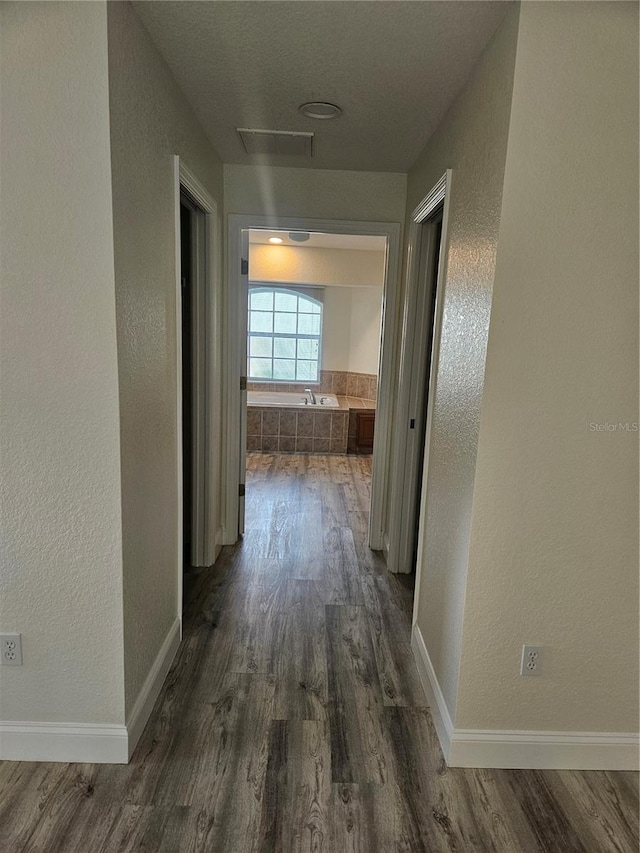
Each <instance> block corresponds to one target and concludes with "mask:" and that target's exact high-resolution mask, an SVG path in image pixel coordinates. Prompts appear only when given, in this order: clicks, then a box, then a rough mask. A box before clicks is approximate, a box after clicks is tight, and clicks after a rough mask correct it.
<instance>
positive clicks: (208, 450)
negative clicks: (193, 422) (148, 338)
mask: <svg viewBox="0 0 640 853" xmlns="http://www.w3.org/2000/svg"><path fill="white" fill-rule="evenodd" d="M173 178H174V181H173V182H174V218H175V277H176V291H175V296H176V306H175V312H176V313H175V322H176V326H175V341H176V353H175V355H176V367H175V369H176V487H177V509H178V513H177V524H178V535H177V555H176V566H177V578H176V580H177V587H178V593H177V601H178V614H177V615H178V619H179V620H180V625H181V626H182V583H183V580H182V574H183V568H184V567H183V533H182V530H183V518H182V516H183V512H184V507H183V500H182V482H183V480H182V471H183V467H182V466H183V464H184V460H183V455H182V294H181V288H182V282H181V263H180V188H181V187H183V188H184V189H186V190H187V192H188V193H189V194H190V195H191V196H192V198H193V199H194V200H195V201H196V202H197V203H198V206H199V207H200V208H201V209H202V211H203V213H204V214H205V228H204V231H205V270H204V275H203V276H201V277H200V278H201V282H200V286H201V287H204V293H203V294H201V297H202V299H201V300H198V299H197V300H196V302H197V303H198V304H201V305H203V306H204V311H205V317H204V323H203V324H202V328H203V330H204V335H203V340H198V343H197V361H198V363H199V364H198V367H197V368H196V369H197V371H198V373H199V374H200V375H201V376H203V378H204V394H203V398H204V407H203V411H202V412H200V413H199V415H200V420H201V424H200V426H201V429H200V435H201V437H202V441H203V444H204V447H203V450H202V455H203V458H204V460H205V465H204V472H198V471H196V472H194V474H196V476H203V475H204V477H205V480H204V484H203V494H204V500H203V502H202V507H201V516H202V517H201V518H200V520H199V521H200V525H199V527H200V528H201V529H202V545H201V552H202V560H203V565H207V566H208V565H211V564H212V563H213V562H214V560H215V556H216V547H217V545H218V544H219V541H217V540H218V536H216V530H215V519H214V517H213V516H214V514H215V513H216V512H217V506H216V505H217V503H218V501H217V499H216V494H217V488H218V483H217V482H216V472H215V467H214V465H213V464H212V461H213V459H212V450H213V448H214V447H215V446H216V443H218V442H219V437H218V436H216V435H215V434H214V433H215V423H216V421H215V413H214V411H213V403H214V395H213V393H212V382H213V378H214V377H215V376H216V374H217V372H218V371H219V365H218V363H217V358H216V347H215V345H214V340H213V336H214V335H215V333H216V330H217V329H218V327H219V319H218V309H217V298H216V296H217V293H218V288H219V284H218V257H217V255H218V252H217V250H218V246H219V241H218V206H217V204H216V201H215V199H214V198H213V197H212V196H211V195H210V194H209V192H208V191H207V190H206V189H205V187H204V186H203V184H202V183H201V182H200V181H199V180H198V178H197V176H196V175H195V174H194V172H192V171H191V169H190V168H189V167H188V166H187V165H186V163H185V162H184V161H183V160H182V158H181V157H180V156H179V155H177V154H175V155H174V157H173ZM181 632H182V627H181Z"/></svg>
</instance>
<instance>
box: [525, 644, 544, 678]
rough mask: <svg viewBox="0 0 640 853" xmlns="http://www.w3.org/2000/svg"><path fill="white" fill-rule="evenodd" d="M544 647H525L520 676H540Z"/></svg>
mask: <svg viewBox="0 0 640 853" xmlns="http://www.w3.org/2000/svg"><path fill="white" fill-rule="evenodd" d="M542 651H543V650H542V646H523V647H522V659H521V661H520V675H540V674H541V670H542V660H543V654H542Z"/></svg>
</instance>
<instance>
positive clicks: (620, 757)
mask: <svg viewBox="0 0 640 853" xmlns="http://www.w3.org/2000/svg"><path fill="white" fill-rule="evenodd" d="M411 648H412V649H413V653H414V657H415V660H416V665H417V668H418V674H419V676H420V681H421V683H422V687H423V690H424V692H425V694H426V697H427V701H428V702H429V706H430V710H431V716H432V717H433V722H434V726H435V729H436V733H437V735H438V738H439V740H440V746H441V748H442V752H443V755H444V758H445V761H446V762H447V765H448V766H449V767H479V768H491V769H521V770H637V769H638V766H639V764H640V735H638V734H635V733H625V732H622V733H621V732H546V731H510V730H502V729H499V730H495V731H491V730H481V729H456V728H455V727H454V725H453V722H452V719H451V714H450V713H449V709H448V708H447V704H446V702H445V699H444V696H443V695H442V690H441V688H440V685H439V683H438V679H437V677H436V674H435V671H434V669H433V665H432V663H431V660H430V658H429V653H428V651H427V648H426V646H425V642H424V639H423V637H422V633H421V631H420V629H419V628H418V626H417V625H414V626H413V631H412V635H411Z"/></svg>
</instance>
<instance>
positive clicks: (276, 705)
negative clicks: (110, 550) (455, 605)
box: [0, 455, 638, 853]
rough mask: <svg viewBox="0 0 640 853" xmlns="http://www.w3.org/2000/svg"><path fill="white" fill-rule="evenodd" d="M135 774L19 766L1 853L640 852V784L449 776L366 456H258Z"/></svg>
mask: <svg viewBox="0 0 640 853" xmlns="http://www.w3.org/2000/svg"><path fill="white" fill-rule="evenodd" d="M249 468H250V470H249V473H248V486H247V531H246V535H245V536H244V539H243V541H242V542H241V543H239V544H238V545H236V546H234V547H229V548H225V549H224V550H223V552H222V554H221V556H220V559H219V560H218V563H217V564H216V567H215V568H214V569H213V570H209V571H206V572H203V573H201V574H199V575H198V576H197V577H196V579H195V583H191V584H190V585H189V587H188V590H189V602H188V605H187V608H186V612H185V624H184V639H183V642H182V645H181V647H180V650H179V652H178V655H177V658H176V661H175V664H174V666H173V668H172V670H171V672H170V674H169V676H168V678H167V681H166V684H165V686H164V689H163V691H162V694H161V696H160V698H159V700H158V703H157V705H156V708H155V710H154V712H153V715H152V717H151V719H150V721H149V724H148V725H147V728H146V730H145V732H144V735H143V737H142V739H141V741H140V744H139V745H138V748H137V749H136V752H135V755H134V756H133V760H132V761H131V763H130V764H129V765H128V766H122V765H79V764H67V765H65V764H53V763H52V764H44V763H17V762H6V763H4V764H3V765H2V767H1V768H0V789H1V795H2V799H1V805H0V850H1V851H3V853H20V851H28V853H36V851H38V852H39V851H42V853H76V851H77V853H100V851H103V853H104V851H107V852H108V853H125V851H132V850H145V851H151V853H182V851H189V853H205V851H206V853H248V851H252V852H253V851H255V853H271V851H278V853H280V851H283V852H284V851H286V853H289V851H298V853H312V851H313V853H387V851H388V853H413V851H415V852H416V853H418V852H419V851H420V852H421V851H425V853H426V851H429V853H439V851H456V853H470V851H496V853H497V851H500V853H539V851H543V853H551V851H558V853H576V852H577V851H585V853H608V851H617V853H632V851H636V850H637V849H638V777H637V774H635V773H605V772H588V773H578V772H568V771H567V772H558V771H556V772H551V771H545V772H543V771H506V770H503V771H494V770H461V769H447V767H446V766H445V764H444V762H443V759H442V754H441V752H440V748H439V746H438V740H437V737H436V734H435V731H434V728H433V724H432V721H431V717H430V714H429V710H428V708H427V707H425V701H424V696H423V694H422V690H421V687H420V684H419V681H418V677H417V672H416V669H415V666H414V663H413V659H412V655H411V649H410V645H409V641H410V621H411V599H412V589H411V585H410V583H408V582H407V579H406V578H398V577H394V576H392V575H390V574H389V573H388V572H386V570H385V567H384V563H383V561H382V560H381V558H380V557H379V556H378V555H376V554H374V553H373V552H371V551H369V550H368V548H367V547H366V544H365V543H366V529H367V519H368V508H369V479H370V477H369V475H370V459H369V458H367V457H358V456H348V457H347V456H267V455H264V456H261V455H256V456H251V457H250V461H249Z"/></svg>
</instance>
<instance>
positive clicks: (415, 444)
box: [386, 169, 453, 601]
mask: <svg viewBox="0 0 640 853" xmlns="http://www.w3.org/2000/svg"><path fill="white" fill-rule="evenodd" d="M452 179H453V171H452V170H451V169H447V170H446V172H445V173H444V175H442V177H441V178H440V180H439V181H438V182H437V183H436V184H435V186H434V187H432V189H431V190H430V191H429V193H428V194H427V195H426V196H425V197H424V198H423V199H422V201H421V202H420V203H419V204H418V206H417V207H416V208H415V209H414V211H413V213H412V214H411V218H410V220H409V236H408V241H407V250H406V251H407V256H406V272H405V287H404V304H403V310H402V334H401V336H400V342H399V347H398V348H399V359H398V374H397V375H398V382H397V384H398V390H397V395H396V399H395V410H394V421H393V435H392V439H393V446H392V448H391V451H390V454H391V470H392V471H393V478H392V480H391V494H390V497H389V513H388V538H389V543H388V548H387V554H386V556H387V568H388V569H389V571H391V572H397V573H409V572H411V571H413V569H414V535H415V533H414V530H415V527H416V522H417V521H418V520H419V517H420V505H421V501H422V497H423V495H425V494H426V488H425V486H426V472H427V466H426V465H425V464H424V462H425V461H426V459H427V457H428V450H429V441H430V430H431V421H432V418H433V397H434V393H435V382H436V376H437V363H438V352H439V342H440V334H441V326H442V311H443V306H444V298H443V294H444V287H445V281H446V276H447V251H448V245H449V212H450V207H451V203H450V202H451V185H452ZM439 208H441V209H442V227H441V233H440V238H439V244H438V243H437V242H436V241H437V239H438V238H437V231H436V228H435V226H434V222H433V219H430V218H431V217H433V216H434V215H435V214H436V213H437V211H438V209H439ZM438 256H439V261H438V263H437V276H436V280H435V281H434V280H433V276H432V263H433V260H434V259H437V258H438ZM434 290H435V301H434V298H433V297H434ZM429 348H430V351H429ZM425 408H426V413H425ZM411 423H413V426H410V424H411ZM421 436H424V439H423V442H422V443H420V437H421ZM421 462H422V463H423V464H422V465H421ZM422 470H423V471H424V478H423V484H422V490H421V494H417V491H418V488H417V487H418V482H419V476H420V474H421V473H422ZM418 562H419V561H418ZM416 576H417V577H416V595H415V598H414V600H415V601H417V600H418V595H417V593H418V586H419V583H420V569H419V566H417V567H416Z"/></svg>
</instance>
